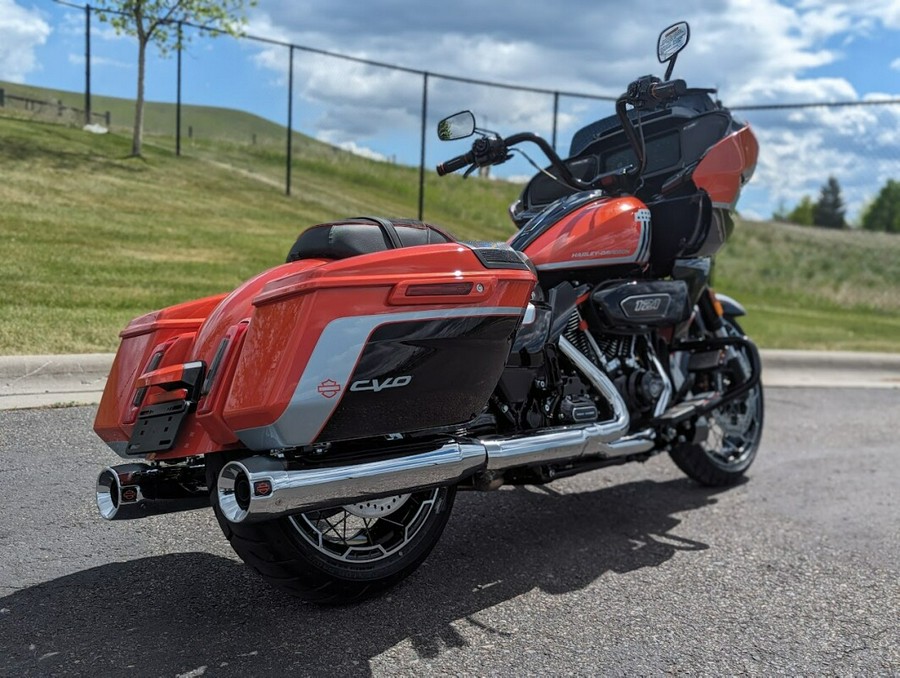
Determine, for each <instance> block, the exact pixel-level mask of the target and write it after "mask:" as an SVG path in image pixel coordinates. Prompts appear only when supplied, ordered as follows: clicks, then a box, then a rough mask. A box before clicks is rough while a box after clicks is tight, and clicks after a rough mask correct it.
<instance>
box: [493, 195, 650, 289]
mask: <svg viewBox="0 0 900 678" xmlns="http://www.w3.org/2000/svg"><path fill="white" fill-rule="evenodd" d="M509 244H510V246H512V247H513V248H514V249H517V250H519V251H520V252H524V253H525V254H527V255H528V257H529V258H530V259H531V261H532V262H533V263H534V265H535V267H536V268H537V270H538V271H539V272H540V271H556V272H565V271H568V270H576V269H588V268H597V267H602V266H615V265H621V264H634V265H638V266H642V265H644V264H646V263H647V262H648V261H649V259H650V210H649V209H648V208H647V205H645V204H644V203H643V202H642V201H641V200H638V199H637V198H635V197H632V196H627V197H620V198H614V197H609V196H607V195H604V194H603V193H601V192H600V191H586V192H582V193H576V194H574V195H571V196H569V197H567V198H563V199H561V200H558V201H557V202H555V203H554V204H553V205H552V206H551V207H549V208H548V209H547V210H546V211H545V212H542V213H541V214H539V215H538V216H536V217H534V218H533V219H532V220H531V221H529V222H528V223H527V224H526V225H525V226H524V227H523V228H522V230H521V231H519V232H518V233H517V234H516V235H515V236H513V237H512V238H511V239H510V241H509Z"/></svg>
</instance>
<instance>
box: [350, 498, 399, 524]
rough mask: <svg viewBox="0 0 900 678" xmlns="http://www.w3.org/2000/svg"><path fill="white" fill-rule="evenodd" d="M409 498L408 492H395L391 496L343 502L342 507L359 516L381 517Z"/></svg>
mask: <svg viewBox="0 0 900 678" xmlns="http://www.w3.org/2000/svg"><path fill="white" fill-rule="evenodd" d="M407 499H409V495H408V494H395V495H394V496H392V497H381V498H380V499H367V500H366V501H361V502H358V503H356V504H345V505H344V506H343V509H344V510H345V511H346V512H347V513H352V514H353V515H354V516H357V517H359V518H383V517H385V516H389V515H391V514H392V513H394V512H395V511H397V510H399V509H400V508H401V507H402V506H403V505H404V504H405V503H406V500H407Z"/></svg>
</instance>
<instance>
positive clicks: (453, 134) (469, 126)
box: [437, 111, 475, 141]
mask: <svg viewBox="0 0 900 678" xmlns="http://www.w3.org/2000/svg"><path fill="white" fill-rule="evenodd" d="M437 133H438V139H440V140H441V141H453V140H454V139H465V138H466V137H470V136H472V135H473V134H475V116H474V115H472V111H460V112H459V113H455V114H454V115H451V116H450V117H449V118H444V119H443V120H441V121H440V122H439V123H438V129H437Z"/></svg>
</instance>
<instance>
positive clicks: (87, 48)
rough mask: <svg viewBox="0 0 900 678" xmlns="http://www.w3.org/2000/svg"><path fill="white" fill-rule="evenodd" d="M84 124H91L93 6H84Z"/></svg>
mask: <svg viewBox="0 0 900 678" xmlns="http://www.w3.org/2000/svg"><path fill="white" fill-rule="evenodd" d="M84 124H85V125H90V124H91V6H90V5H89V4H88V5H85V6H84Z"/></svg>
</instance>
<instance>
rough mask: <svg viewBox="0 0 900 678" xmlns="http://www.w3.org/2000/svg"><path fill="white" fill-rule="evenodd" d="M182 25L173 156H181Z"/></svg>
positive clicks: (179, 30)
mask: <svg viewBox="0 0 900 678" xmlns="http://www.w3.org/2000/svg"><path fill="white" fill-rule="evenodd" d="M182 23H183V22H181V21H179V22H178V78H177V84H176V86H175V89H176V90H177V92H176V94H175V155H181V38H182V32H181V31H182Z"/></svg>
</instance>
